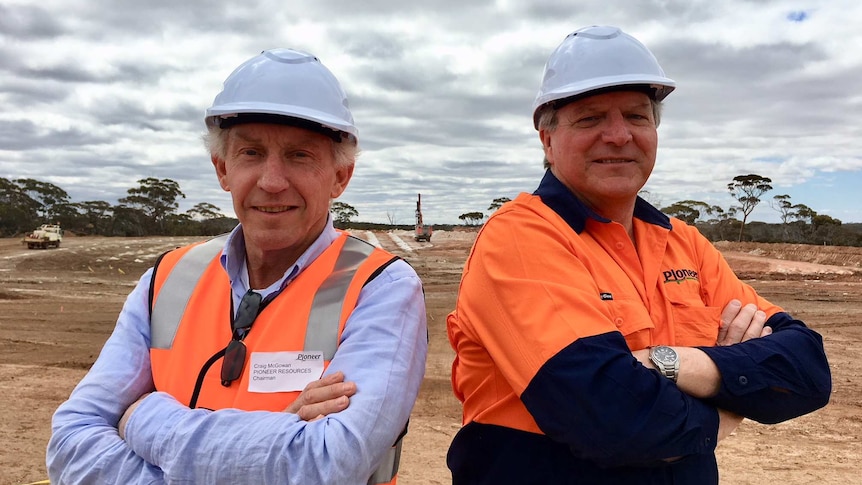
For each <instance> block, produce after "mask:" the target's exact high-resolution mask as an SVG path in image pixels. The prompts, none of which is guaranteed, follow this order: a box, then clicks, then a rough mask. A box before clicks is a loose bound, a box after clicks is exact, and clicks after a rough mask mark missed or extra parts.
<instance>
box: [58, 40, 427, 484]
mask: <svg viewBox="0 0 862 485" xmlns="http://www.w3.org/2000/svg"><path fill="white" fill-rule="evenodd" d="M205 121H206V126H207V130H208V131H207V135H206V143H207V147H208V149H209V151H210V155H211V159H212V163H213V166H214V167H215V172H216V175H217V177H218V181H219V184H220V185H221V187H222V189H224V190H226V191H228V192H230V194H231V197H232V199H233V205H234V210H235V212H236V215H237V218H238V219H239V222H240V224H239V225H238V226H237V227H236V228H235V229H234V230H233V231H232V232H231V233H230V234H228V235H224V236H220V237H217V238H215V239H212V240H209V241H207V242H203V243H200V244H194V245H191V246H187V247H183V248H179V249H176V250H173V251H169V252H167V253H165V254H164V255H162V256H161V257H160V258H159V259H158V260H157V261H156V264H155V266H154V268H152V269H150V270H148V271H147V272H146V273H145V274H144V275H143V277H142V278H141V280H140V282H139V283H138V285H137V287H136V288H135V289H134V291H133V292H132V293H131V295H130V296H129V298H128V299H127V301H126V303H125V306H124V307H123V310H122V312H121V313H120V316H119V319H118V321H117V326H116V328H115V330H114V333H113V334H112V335H111V337H110V338H109V339H108V341H107V342H106V344H105V346H104V348H103V350H102V352H101V355H100V356H99V358H98V359H97V360H96V363H95V364H94V365H93V367H92V369H91V370H90V372H89V373H88V374H87V375H86V376H85V377H84V379H83V380H82V381H81V383H80V384H79V385H78V386H77V387H76V388H75V390H74V391H73V392H72V395H71V396H70V398H69V400H68V401H66V402H65V403H63V404H62V405H61V406H60V407H59V409H58V410H57V411H56V413H55V414H54V418H53V434H52V436H51V440H50V442H49V444H48V456H47V462H48V470H49V474H50V477H51V481H52V483H54V484H65V483H88V484H93V483H117V484H119V483H122V484H133V483H142V484H143V483H146V484H157V483H199V484H239V483H249V484H251V483H254V484H303V485H308V484H357V485H365V484H383V483H395V481H396V473H397V470H398V460H399V456H400V442H401V438H402V436H403V434H404V433H405V432H406V424H407V419H408V416H409V414H410V411H411V409H412V407H413V404H414V402H415V399H416V396H417V394H418V392H419V385H420V383H421V381H422V377H423V375H424V370H425V356H426V353H427V344H428V342H427V329H426V321H425V303H424V297H423V294H422V286H421V282H420V281H419V278H418V276H417V275H416V273H415V271H413V269H412V268H411V267H410V266H409V265H408V264H407V263H406V262H404V261H403V260H401V259H400V258H398V257H395V256H393V255H391V254H389V253H387V252H385V251H383V250H381V249H379V248H375V247H374V246H372V245H370V244H368V243H366V242H364V241H362V240H360V239H357V238H354V237H352V236H350V235H348V234H347V233H345V232H340V231H337V230H336V229H334V227H333V224H332V217H331V216H330V214H329V204H330V201H331V200H332V199H334V198H336V197H338V196H339V195H341V193H342V192H343V191H344V189H345V188H346V187H347V184H348V182H349V181H350V178H351V176H352V175H353V168H354V162H355V157H356V154H357V150H358V142H357V134H358V132H357V129H356V126H355V125H354V122H353V116H352V114H351V112H350V109H349V107H348V104H347V98H346V96H345V94H344V91H343V90H342V88H341V86H340V84H339V82H338V81H337V80H336V78H335V76H333V75H332V73H331V72H330V71H329V70H328V69H327V68H326V67H325V66H324V65H323V64H322V63H321V62H320V61H319V60H318V59H317V58H316V57H314V56H312V55H309V54H307V53H304V52H300V51H296V50H291V49H273V50H268V51H264V52H263V53H261V54H260V55H259V56H256V57H254V58H252V59H250V60H248V61H247V62H245V63H244V64H242V65H241V66H239V67H238V68H237V69H236V70H235V71H234V72H233V73H232V74H231V75H230V76H229V77H228V78H227V80H226V81H225V83H224V89H223V91H222V92H221V93H219V94H218V96H216V98H215V101H214V102H213V105H212V107H210V108H209V109H208V110H207V113H206V119H205Z"/></svg>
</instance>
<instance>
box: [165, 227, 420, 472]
mask: <svg viewBox="0 0 862 485" xmlns="http://www.w3.org/2000/svg"><path fill="white" fill-rule="evenodd" d="M226 240H227V235H223V236H219V237H216V238H213V239H210V240H209V241H207V242H205V243H202V244H198V245H197V246H194V247H192V248H191V249H189V250H188V252H187V253H186V254H185V255H183V256H182V257H181V258H180V260H179V261H178V262H177V263H176V265H175V267H174V268H173V270H172V271H171V272H170V274H169V275H168V277H167V279H166V280H165V282H164V284H163V286H162V288H161V289H160V290H159V297H158V298H157V299H156V300H155V302H154V303H153V309H152V315H151V317H150V347H151V348H154V349H170V348H171V347H172V345H173V341H174V337H175V336H176V334H177V330H178V329H179V325H180V322H181V321H182V318H183V314H184V313H185V310H186V307H187V306H188V303H189V300H190V299H191V296H192V294H193V292H194V290H195V287H196V286H197V284H198V282H199V280H200V278H201V276H202V275H203V273H204V272H205V270H206V268H207V266H208V265H209V264H210V262H211V261H212V259H213V258H215V257H217V256H218V255H219V254H220V253H221V251H222V249H223V247H224V243H225V241H226ZM373 251H374V246H372V245H371V244H368V243H366V242H365V241H362V240H361V239H358V238H355V237H353V236H348V237H347V238H346V240H345V241H344V246H343V247H342V248H341V252H340V253H339V255H338V258H337V259H336V262H335V267H334V268H333V270H332V273H331V274H330V275H329V276H328V277H327V278H326V280H325V281H324V282H323V284H322V285H321V286H320V288H319V289H318V291H317V293H315V295H314V300H313V303H312V305H311V312H310V314H309V317H308V326H307V330H306V335H305V342H304V349H315V350H322V351H323V358H324V360H326V361H330V360H332V358H333V356H334V355H335V351H336V349H337V347H338V326H339V323H338V322H339V317H340V315H341V311H342V305H343V304H344V297H345V295H346V294H347V291H348V288H349V287H350V283H351V281H352V280H353V276H354V274H355V273H356V270H357V269H358V268H359V266H360V265H362V263H363V262H365V260H366V259H368V257H369V256H370V255H371V254H372V253H373ZM333 322H334V324H333ZM402 442H403V434H402V436H401V437H400V438H399V439H398V441H397V442H396V443H395V445H394V446H392V447H391V448H390V449H389V450H388V451H387V452H386V454H385V455H384V456H383V460H382V462H381V464H380V466H379V467H378V468H377V469H376V470H375V471H374V473H373V474H372V475H371V477H370V478H369V479H368V485H378V484H390V483H391V484H394V483H395V481H396V480H395V479H396V476H397V474H398V467H399V461H400V459H401V446H402Z"/></svg>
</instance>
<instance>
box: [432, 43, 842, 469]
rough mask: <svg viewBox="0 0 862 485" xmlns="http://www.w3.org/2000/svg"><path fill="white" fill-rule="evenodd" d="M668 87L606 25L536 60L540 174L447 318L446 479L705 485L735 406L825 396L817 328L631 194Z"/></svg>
mask: <svg viewBox="0 0 862 485" xmlns="http://www.w3.org/2000/svg"><path fill="white" fill-rule="evenodd" d="M674 87H675V83H674V81H672V80H671V79H669V78H668V77H667V76H666V75H665V73H664V71H663V70H662V68H661V67H660V66H659V64H658V62H657V61H656V58H655V57H654V56H653V55H652V53H651V52H650V51H649V50H648V49H647V48H646V47H645V46H644V45H643V44H642V43H641V42H639V41H638V40H637V39H635V38H634V37H632V36H630V35H628V34H626V33H624V32H622V31H621V30H620V29H618V28H616V27H610V26H594V27H587V28H584V29H580V30H578V31H576V32H574V33H572V34H571V35H569V36H568V37H566V39H565V40H564V41H563V42H562V44H561V45H560V46H559V47H558V48H557V49H556V50H555V51H554V52H553V53H552V54H551V57H550V59H549V60H548V62H547V64H546V66H545V74H544V79H543V80H542V86H541V89H540V91H539V93H538V95H537V96H536V100H535V103H534V104H533V123H534V126H535V127H536V129H537V130H538V131H539V139H540V140H541V142H542V147H543V150H544V155H545V166H546V168H547V171H546V173H545V176H544V178H543V179H542V181H541V182H540V183H539V186H538V188H537V189H536V191H535V192H533V193H532V194H526V193H525V194H520V195H519V196H518V197H517V198H516V199H515V200H513V201H511V202H509V203H506V204H504V205H503V206H502V207H501V208H500V209H498V210H497V212H495V213H494V215H493V216H492V217H491V218H490V219H489V220H488V222H487V223H486V224H485V226H484V227H483V229H482V231H481V232H480V233H479V235H478V237H477V239H476V242H475V245H474V247H473V250H472V252H471V254H470V256H469V258H468V260H467V263H466V265H465V268H464V273H463V276H462V281H461V286H460V290H459V294H458V300H457V304H456V308H455V310H454V311H453V312H452V313H451V314H450V315H449V318H448V319H447V326H448V335H449V340H450V342H451V344H452V347H453V348H454V349H455V352H456V358H455V362H454V364H453V367H452V383H453V387H454V390H455V394H456V396H457V397H458V399H459V400H461V402H462V403H463V406H464V409H463V424H464V426H463V428H462V429H461V430H460V431H459V432H458V434H457V435H456V436H455V438H454V440H453V442H452V445H451V447H450V449H449V453H448V457H447V464H448V466H449V468H450V469H451V470H452V476H453V483H454V484H456V485H462V484H494V485H500V484H519V485H523V484H532V483H536V484H601V485H614V484H626V485H631V484H668V485H670V484H674V485H684V484H691V485H695V484H696V485H709V484H717V483H718V467H717V464H716V458H715V453H714V451H715V447H716V445H717V444H718V442H719V441H720V440H722V439H724V438H725V437H727V436H728V435H729V434H730V433H731V432H732V431H733V430H734V429H735V428H736V426H737V425H738V424H739V423H740V421H741V420H742V418H743V417H747V418H750V419H753V420H757V421H760V422H762V423H776V422H779V421H784V420H787V419H790V418H793V417H796V416H800V415H802V414H805V413H809V412H811V411H813V410H815V409H818V408H820V407H822V406H824V405H825V404H826V403H827V402H828V400H829V394H830V392H831V375H830V371H829V365H828V363H827V360H826V356H825V354H824V352H823V344H822V339H821V337H820V335H818V334H817V333H816V332H814V331H812V330H811V329H809V328H807V327H806V326H805V325H804V324H803V323H802V322H801V321H799V320H795V319H793V318H792V317H791V316H790V315H788V314H787V313H785V312H784V311H783V310H782V309H781V308H779V307H778V306H776V305H774V304H772V303H770V302H769V301H767V300H765V299H764V298H762V297H761V296H759V295H758V294H757V293H756V292H755V290H754V289H753V288H751V287H750V286H748V285H747V284H745V283H743V282H742V281H740V280H739V279H738V278H737V277H736V276H735V275H734V273H733V271H732V270H731V269H730V267H729V266H728V265H727V263H726V262H725V260H724V259H723V257H722V255H721V253H719V252H718V251H717V250H716V249H715V247H713V246H712V244H711V243H710V242H709V241H708V240H706V239H705V238H704V237H703V236H701V235H700V234H699V233H698V232H697V229H695V228H694V227H692V226H687V225H685V224H684V223H683V222H682V221H679V220H677V219H672V218H669V217H668V216H666V215H664V214H662V213H661V212H660V211H659V210H658V209H656V208H655V207H652V206H651V205H650V204H649V203H647V202H646V201H645V200H643V199H641V198H639V197H638V191H639V190H640V189H641V188H642V187H643V186H644V184H645V183H646V181H647V178H648V177H649V175H650V173H651V172H652V169H653V166H654V164H655V160H656V149H657V145H658V136H657V130H656V128H657V126H658V122H659V114H660V111H661V102H662V100H663V99H664V98H665V97H666V96H667V95H668V94H669V93H671V91H673V89H674Z"/></svg>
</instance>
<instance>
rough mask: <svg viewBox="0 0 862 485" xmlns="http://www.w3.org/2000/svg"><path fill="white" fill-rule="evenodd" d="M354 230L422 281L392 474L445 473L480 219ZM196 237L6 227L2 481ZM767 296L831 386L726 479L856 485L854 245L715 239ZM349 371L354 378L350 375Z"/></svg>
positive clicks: (412, 481)
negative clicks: (421, 308)
mask: <svg viewBox="0 0 862 485" xmlns="http://www.w3.org/2000/svg"><path fill="white" fill-rule="evenodd" d="M355 235H356V236H358V237H361V238H363V239H366V240H369V241H371V242H374V243H377V244H379V245H380V246H382V247H384V248H385V249H388V250H390V251H392V252H393V253H395V254H397V255H399V256H401V257H403V258H404V259H405V260H407V261H408V262H409V263H410V264H412V265H413V267H414V268H416V270H417V271H418V273H419V275H420V276H421V277H422V279H423V281H424V284H425V293H426V299H427V304H428V325H429V330H430V348H429V355H428V363H427V371H426V376H425V381H424V384H423V386H422V389H421V392H420V395H419V400H418V402H417V403H416V406H415V408H414V410H413V415H412V418H411V420H410V430H409V433H408V434H407V437H406V439H405V445H404V449H403V455H402V460H401V472H400V478H399V483H400V484H402V485H426V484H446V483H450V481H451V480H450V477H449V473H448V470H447V468H446V451H447V449H448V446H449V443H450V442H451V440H452V437H453V436H454V435H455V433H456V432H457V431H458V429H459V427H460V425H461V423H460V420H461V411H460V405H459V403H458V401H457V400H456V399H455V397H454V395H453V394H452V390H451V387H450V383H449V372H450V366H451V363H452V359H453V356H454V353H453V351H452V349H451V347H450V346H449V343H448V341H447V339H446V315H447V313H449V312H450V311H451V310H452V308H453V307H454V304H455V297H456V292H457V289H458V281H459V278H460V274H461V267H462V265H463V263H464V261H465V259H466V257H467V252H468V250H469V248H470V245H471V244H472V242H473V240H474V238H475V235H476V233H475V231H438V232H435V233H434V235H433V237H432V239H431V241H430V242H416V241H414V240H413V238H412V233H411V232H409V231H394V232H373V233H372V232H368V231H356V232H355ZM199 239H200V238H167V237H161V238H160V237H150V238H104V237H71V236H70V237H66V238H65V239H64V240H63V243H62V246H61V247H60V248H56V249H27V246H26V245H22V244H21V241H20V240H19V239H0V349H2V352H0V386H2V393H0V485H20V484H24V483H30V482H35V481H38V480H44V479H45V478H47V475H46V471H45V446H46V444H47V441H48V437H49V435H50V422H51V415H52V413H53V412H54V410H55V409H56V408H57V406H58V405H59V404H60V403H61V402H62V401H63V400H64V399H66V397H67V396H68V395H69V393H70V391H71V390H72V388H73V387H74V386H75V384H76V383H77V382H78V380H80V379H81V377H82V376H83V375H84V373H85V372H86V371H87V369H88V368H89V367H90V365H92V363H93V361H94V360H95V359H96V357H97V356H98V354H99V350H100V349H101V347H102V344H103V343H104V342H105V340H106V339H107V337H108V335H109V334H110V332H111V331H112V329H113V326H114V323H115V321H116V318H117V314H118V313H119V310H120V308H121V306H122V304H123V301H124V300H125V297H126V295H127V294H128V293H129V292H130V291H131V289H132V287H133V286H134V285H135V283H136V282H137V280H138V278H139V277H140V275H141V273H143V272H144V270H146V268H148V267H149V266H151V265H152V264H153V262H154V260H155V258H156V256H158V255H159V254H160V253H162V252H164V251H166V250H168V249H171V248H174V247H177V246H180V245H183V244H186V243H189V242H192V241H196V240H199ZM716 246H717V247H718V248H719V249H720V250H721V251H722V252H723V253H724V255H725V257H726V258H727V259H728V261H729V262H730V264H731V266H732V267H733V268H734V270H735V271H736V272H737V274H739V275H740V277H742V278H743V279H745V280H746V281H747V282H749V283H750V284H751V285H753V286H754V287H755V288H756V289H757V290H758V291H759V292H760V293H761V294H762V295H764V296H765V297H766V298H767V299H769V300H771V301H773V302H774V303H776V304H778V305H781V306H782V307H784V308H785V309H786V310H787V311H789V312H790V313H791V314H792V315H794V316H795V317H797V318H799V319H801V320H803V321H804V322H806V323H807V324H809V325H810V326H811V327H813V328H814V329H816V330H817V331H819V332H820V333H821V334H822V335H823V337H824V341H825V345H826V351H827V354H828V355H829V359H830V363H831V366H832V373H833V385H834V390H833V394H832V399H831V402H830V403H829V405H828V406H826V407H825V408H823V409H821V410H819V411H817V412H815V413H813V414H811V415H808V416H804V417H801V418H798V419H794V420H791V421H789V422H786V423H782V424H779V425H775V426H764V425H760V424H757V423H754V422H752V421H749V420H745V421H744V422H743V423H742V425H741V426H740V427H739V428H738V429H737V431H736V432H735V434H734V435H733V436H731V437H730V438H728V439H727V440H725V441H723V442H722V443H721V444H720V445H719V447H718V451H717V454H718V460H719V466H720V471H721V477H722V480H721V481H722V483H726V484H752V485H763V484H770V485H774V484H781V485H792V484H813V483H817V484H850V483H860V479H859V477H860V476H862V464H860V460H862V381H860V374H862V352H860V349H862V248H844V247H828V246H801V245H781V244H753V243H742V244H737V243H726V242H722V243H717V244H716ZM348 378H349V376H348Z"/></svg>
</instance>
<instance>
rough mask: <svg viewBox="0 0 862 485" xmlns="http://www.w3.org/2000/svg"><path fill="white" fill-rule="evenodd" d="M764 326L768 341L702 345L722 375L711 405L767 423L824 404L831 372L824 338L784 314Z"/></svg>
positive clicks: (830, 382) (777, 421) (807, 411)
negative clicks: (728, 344) (771, 331)
mask: <svg viewBox="0 0 862 485" xmlns="http://www.w3.org/2000/svg"><path fill="white" fill-rule="evenodd" d="M766 325H768V326H770V327H772V329H773V333H772V335H769V336H767V337H763V338H756V339H751V340H747V341H745V342H742V343H739V344H736V345H730V346H727V347H699V348H700V349H701V350H703V351H704V352H706V354H707V355H708V356H709V357H710V358H711V359H712V360H713V361H714V362H715V364H716V365H717V366H718V369H719V371H720V372H721V389H720V390H719V392H718V394H717V395H716V396H715V397H712V398H710V399H708V400H707V402H709V403H711V404H713V405H714V406H716V407H719V408H722V409H726V410H728V411H731V412H734V413H737V414H741V415H743V416H745V417H747V418H749V419H753V420H755V421H758V422H760V423H765V424H773V423H779V422H782V421H786V420H788V419H791V418H795V417H797V416H801V415H803V414H807V413H810V412H811V411H814V410H816V409H819V408H821V407H823V406H825V405H826V403H828V402H829V395H830V393H831V392H832V374H831V372H830V370H829V363H828V362H827V360H826V353H825V352H824V350H823V339H822V337H821V336H820V334H818V333H817V332H815V331H813V330H811V329H809V328H808V327H806V326H805V324H804V323H802V322H801V321H799V320H794V319H793V318H792V317H791V316H790V315H788V314H787V313H783V312H781V313H776V314H775V315H773V316H772V317H770V318H769V320H767V322H766Z"/></svg>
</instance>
